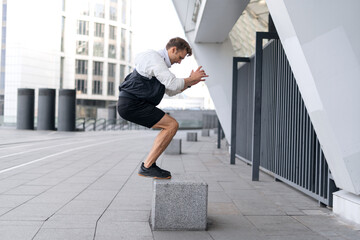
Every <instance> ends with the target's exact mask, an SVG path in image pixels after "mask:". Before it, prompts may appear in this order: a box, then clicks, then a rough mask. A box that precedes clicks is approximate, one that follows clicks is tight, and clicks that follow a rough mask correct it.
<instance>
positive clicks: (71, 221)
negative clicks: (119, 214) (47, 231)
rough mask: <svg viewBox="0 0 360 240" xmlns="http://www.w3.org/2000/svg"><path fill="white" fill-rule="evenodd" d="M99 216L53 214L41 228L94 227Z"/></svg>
mask: <svg viewBox="0 0 360 240" xmlns="http://www.w3.org/2000/svg"><path fill="white" fill-rule="evenodd" d="M99 217H100V216H99V215H91V214H83V215H81V214H69V215H67V214H55V215H54V216H52V217H51V218H49V219H48V220H47V221H46V222H45V223H44V225H43V226H42V228H65V229H73V228H74V229H82V228H88V229H95V226H96V221H97V220H98V219H99Z"/></svg>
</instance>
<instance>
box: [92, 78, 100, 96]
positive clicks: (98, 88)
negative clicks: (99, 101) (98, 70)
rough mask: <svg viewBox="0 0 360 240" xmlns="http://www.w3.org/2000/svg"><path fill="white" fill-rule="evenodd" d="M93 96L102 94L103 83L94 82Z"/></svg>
mask: <svg viewBox="0 0 360 240" xmlns="http://www.w3.org/2000/svg"><path fill="white" fill-rule="evenodd" d="M92 93H93V94H102V82H101V81H100V80H94V81H93V89H92Z"/></svg>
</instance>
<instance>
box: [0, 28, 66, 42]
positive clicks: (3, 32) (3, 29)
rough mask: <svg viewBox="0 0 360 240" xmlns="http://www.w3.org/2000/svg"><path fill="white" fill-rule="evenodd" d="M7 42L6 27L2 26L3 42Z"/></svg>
mask: <svg viewBox="0 0 360 240" xmlns="http://www.w3.org/2000/svg"><path fill="white" fill-rule="evenodd" d="M61 40H62V39H61ZM5 42H6V27H2V33H1V43H2V44H3V45H4V44H5Z"/></svg>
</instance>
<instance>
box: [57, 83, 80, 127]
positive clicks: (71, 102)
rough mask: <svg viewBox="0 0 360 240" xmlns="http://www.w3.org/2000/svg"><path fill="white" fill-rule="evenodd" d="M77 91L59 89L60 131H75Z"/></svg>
mask: <svg viewBox="0 0 360 240" xmlns="http://www.w3.org/2000/svg"><path fill="white" fill-rule="evenodd" d="M75 121H76V92H75V89H60V90H59V107H58V131H75Z"/></svg>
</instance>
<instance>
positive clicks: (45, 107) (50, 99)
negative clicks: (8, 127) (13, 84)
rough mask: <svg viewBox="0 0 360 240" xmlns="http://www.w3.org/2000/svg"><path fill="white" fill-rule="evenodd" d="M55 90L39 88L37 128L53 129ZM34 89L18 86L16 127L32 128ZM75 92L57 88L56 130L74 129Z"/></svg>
mask: <svg viewBox="0 0 360 240" xmlns="http://www.w3.org/2000/svg"><path fill="white" fill-rule="evenodd" d="M55 102H56V90H55V89H49V88H40V89H39V98H38V116H37V130H55ZM34 105H35V90H34V89H30V88H19V89H18V98H17V121H16V128H17V129H34V110H35V108H34ZM75 122H76V92H75V90H74V89H60V90H59V104H58V122H57V130H58V131H75Z"/></svg>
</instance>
